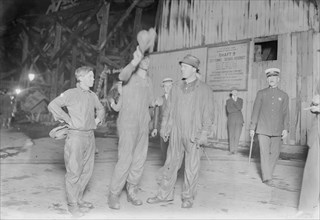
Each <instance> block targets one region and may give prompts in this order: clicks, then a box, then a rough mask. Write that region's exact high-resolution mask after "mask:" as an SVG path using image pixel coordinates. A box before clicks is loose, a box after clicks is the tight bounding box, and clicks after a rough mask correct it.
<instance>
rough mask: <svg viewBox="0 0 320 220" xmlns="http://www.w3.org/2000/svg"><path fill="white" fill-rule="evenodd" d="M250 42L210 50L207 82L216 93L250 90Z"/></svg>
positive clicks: (215, 47)
mask: <svg viewBox="0 0 320 220" xmlns="http://www.w3.org/2000/svg"><path fill="white" fill-rule="evenodd" d="M248 63H249V42H244V43H237V44H232V45H230V44H228V45H224V46H213V47H209V48H208V57H207V78H206V82H207V84H208V85H210V86H211V88H212V90H214V91H230V90H232V89H237V90H243V91H246V90H248V88H247V84H248V83H247V82H248Z"/></svg>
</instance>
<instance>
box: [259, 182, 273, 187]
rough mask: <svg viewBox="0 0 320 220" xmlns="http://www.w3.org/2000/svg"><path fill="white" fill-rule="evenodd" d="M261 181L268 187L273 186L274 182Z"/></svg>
mask: <svg viewBox="0 0 320 220" xmlns="http://www.w3.org/2000/svg"><path fill="white" fill-rule="evenodd" d="M262 182H263V183H264V184H266V185H268V186H270V187H273V186H274V183H273V181H272V180H264V181H262Z"/></svg>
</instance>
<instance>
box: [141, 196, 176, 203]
mask: <svg viewBox="0 0 320 220" xmlns="http://www.w3.org/2000/svg"><path fill="white" fill-rule="evenodd" d="M171 201H173V199H171V200H166V199H160V198H159V197H157V196H155V197H150V198H148V199H147V203H149V204H157V203H161V202H171Z"/></svg>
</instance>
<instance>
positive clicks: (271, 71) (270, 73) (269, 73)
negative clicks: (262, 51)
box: [265, 68, 280, 77]
mask: <svg viewBox="0 0 320 220" xmlns="http://www.w3.org/2000/svg"><path fill="white" fill-rule="evenodd" d="M265 73H266V75H267V77H269V76H279V74H280V69H278V68H269V69H266V71H265Z"/></svg>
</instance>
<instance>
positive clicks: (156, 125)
mask: <svg viewBox="0 0 320 220" xmlns="http://www.w3.org/2000/svg"><path fill="white" fill-rule="evenodd" d="M172 84H173V80H172V79H171V78H164V79H163V80H162V83H161V87H162V88H163V90H164V94H163V95H162V96H161V97H159V98H160V99H159V101H158V103H159V105H156V106H155V109H154V118H153V130H152V132H151V136H152V137H155V136H156V135H157V133H158V131H160V127H161V122H162V117H163V112H164V110H165V109H166V108H167V100H168V98H169V93H170V91H171V88H172ZM168 144H169V141H166V142H165V141H164V140H163V138H161V137H160V148H161V153H162V155H161V156H162V160H163V162H165V161H166V157H167V149H168Z"/></svg>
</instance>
